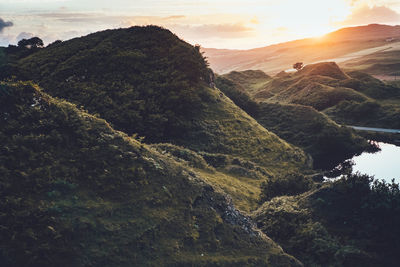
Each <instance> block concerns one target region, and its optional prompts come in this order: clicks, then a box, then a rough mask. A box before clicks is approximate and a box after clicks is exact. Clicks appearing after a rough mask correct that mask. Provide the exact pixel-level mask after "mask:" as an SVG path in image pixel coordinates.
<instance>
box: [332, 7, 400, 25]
mask: <svg viewBox="0 0 400 267" xmlns="http://www.w3.org/2000/svg"><path fill="white" fill-rule="evenodd" d="M398 22H400V14H399V13H397V12H396V11H394V10H392V9H390V8H388V7H386V6H373V7H369V6H362V7H360V8H357V9H355V10H354V11H353V13H352V14H351V15H350V16H348V17H347V18H346V20H345V21H343V22H340V25H363V24H372V23H398Z"/></svg>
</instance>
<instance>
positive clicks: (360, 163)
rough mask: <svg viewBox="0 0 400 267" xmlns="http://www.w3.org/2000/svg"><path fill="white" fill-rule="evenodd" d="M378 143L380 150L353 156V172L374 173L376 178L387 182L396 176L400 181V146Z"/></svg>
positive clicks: (396, 179) (397, 181)
mask: <svg viewBox="0 0 400 267" xmlns="http://www.w3.org/2000/svg"><path fill="white" fill-rule="evenodd" d="M378 145H379V147H380V148H381V151H379V152H376V153H362V154H361V155H359V156H356V157H353V161H354V163H355V165H354V166H353V172H356V171H358V172H360V173H362V174H368V175H371V176H372V175H373V176H375V178H376V179H379V180H381V179H384V180H385V181H387V182H391V180H392V179H393V178H394V179H395V181H396V183H400V146H395V145H392V144H386V143H378Z"/></svg>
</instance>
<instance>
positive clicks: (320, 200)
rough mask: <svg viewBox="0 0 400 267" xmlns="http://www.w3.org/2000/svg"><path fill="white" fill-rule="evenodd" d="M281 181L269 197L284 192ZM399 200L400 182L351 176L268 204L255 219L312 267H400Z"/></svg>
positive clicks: (267, 192) (257, 213)
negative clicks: (399, 251)
mask: <svg viewBox="0 0 400 267" xmlns="http://www.w3.org/2000/svg"><path fill="white" fill-rule="evenodd" d="M293 181H294V180H293ZM301 181H302V180H301ZM276 182H277V183H278V184H277V185H273V184H272V185H270V186H268V187H264V192H265V193H264V194H266V195H268V194H270V192H271V188H272V187H275V188H279V186H280V184H282V181H279V180H277V181H276ZM301 184H303V182H301V183H300V184H298V186H300V185H301ZM292 188H294V187H293V186H291V187H289V188H288V190H292ZM281 194H282V192H280V193H279V195H281ZM399 201H400V191H399V186H398V185H397V184H395V183H392V184H387V183H385V182H383V181H382V182H380V181H377V180H373V178H371V177H369V176H366V175H360V174H347V175H346V176H344V177H343V178H341V179H339V180H338V181H335V182H329V183H325V184H323V185H321V186H320V188H318V189H314V190H312V191H310V192H307V193H304V194H302V195H300V196H294V197H292V196H281V197H276V198H274V199H272V200H271V201H270V202H265V203H264V205H263V206H262V207H261V208H260V209H259V210H258V211H256V212H255V214H254V218H255V220H256V221H257V225H258V227H260V228H261V229H262V230H263V231H264V232H265V233H267V234H268V235H269V236H271V237H272V238H273V239H274V240H276V241H277V242H278V243H279V244H281V245H282V247H283V248H284V249H285V250H286V251H288V252H289V253H292V254H293V255H295V256H296V257H298V258H299V259H300V260H301V261H302V262H303V263H304V264H305V265H306V266H362V265H365V266H396V264H397V262H398V260H399V255H398V253H397V251H398V250H399V245H400V243H399V240H398V238H397V237H398V235H399V233H398V229H397V225H398V223H399V219H400V217H399V216H400V202H399Z"/></svg>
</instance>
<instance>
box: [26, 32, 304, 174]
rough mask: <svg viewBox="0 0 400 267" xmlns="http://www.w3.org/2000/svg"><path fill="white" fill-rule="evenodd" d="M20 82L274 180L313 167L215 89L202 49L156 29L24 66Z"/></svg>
mask: <svg viewBox="0 0 400 267" xmlns="http://www.w3.org/2000/svg"><path fill="white" fill-rule="evenodd" d="M20 68H21V70H20V77H21V78H23V79H33V80H34V81H36V82H38V83H39V84H40V85H41V86H42V87H43V88H44V90H45V91H46V92H48V93H49V94H51V95H52V96H56V97H61V98H64V99H67V100H68V101H71V102H73V103H76V104H78V105H82V106H83V107H84V108H85V109H87V110H88V111H89V112H90V113H93V114H99V116H101V117H102V118H104V119H106V120H107V121H109V122H110V123H111V124H112V125H113V126H114V127H115V128H116V129H118V130H121V131H123V132H126V133H128V134H129V135H130V134H136V133H137V134H138V135H139V136H143V137H145V141H146V142H150V143H155V142H169V143H174V144H177V145H181V146H184V147H186V148H190V149H192V150H195V151H206V152H210V153H222V154H229V155H234V156H239V157H243V158H244V159H247V160H252V161H254V162H256V163H258V164H260V165H262V166H264V167H267V168H269V169H270V170H271V171H272V172H273V173H276V172H278V171H279V170H280V169H282V168H283V169H285V168H289V169H299V168H304V167H307V166H306V165H307V157H306V156H305V155H304V153H303V152H302V151H301V150H300V149H298V148H296V147H293V146H291V145H289V144H287V143H286V142H285V141H283V140H281V139H279V138H278V137H277V136H276V135H274V134H273V133H270V132H268V131H267V130H265V129H264V128H263V127H262V126H261V125H259V124H258V123H257V122H256V121H255V120H254V119H253V118H251V117H250V116H248V115H247V114H246V113H244V112H243V111H242V110H240V108H238V107H237V106H235V105H234V104H233V103H232V102H231V101H230V100H229V99H228V98H226V97H225V96H224V94H223V93H221V92H220V91H219V90H218V89H215V88H211V87H209V84H211V83H212V82H213V75H212V72H211V71H210V70H209V69H207V64H206V62H205V61H204V59H203V57H202V55H201V53H200V52H199V49H198V47H193V46H191V45H189V44H187V43H185V42H183V41H182V40H180V39H179V38H177V37H176V36H175V35H173V34H172V33H171V32H169V31H168V30H165V29H161V28H158V27H155V26H148V27H132V28H129V29H120V30H109V31H104V32H99V33H95V34H91V35H89V36H86V37H82V38H78V39H73V40H70V41H67V42H63V43H60V44H57V45H54V46H51V47H48V48H45V49H43V50H41V51H39V52H37V53H35V54H33V55H31V56H29V57H27V58H24V59H22V60H21V61H20Z"/></svg>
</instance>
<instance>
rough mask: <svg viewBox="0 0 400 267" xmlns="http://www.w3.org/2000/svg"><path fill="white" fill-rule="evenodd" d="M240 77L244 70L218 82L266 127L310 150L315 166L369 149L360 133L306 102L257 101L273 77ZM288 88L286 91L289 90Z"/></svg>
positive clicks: (328, 165) (331, 163)
mask: <svg viewBox="0 0 400 267" xmlns="http://www.w3.org/2000/svg"><path fill="white" fill-rule="evenodd" d="M305 71H306V72H307V73H310V72H312V71H314V72H315V70H307V69H306V70H305ZM249 72H251V71H249ZM247 73H248V72H247ZM338 74H339V75H341V74H342V73H341V72H339V73H338ZM343 75H344V74H343ZM237 77H240V72H233V73H230V74H227V75H222V76H218V77H217V79H216V84H217V86H218V88H220V89H221V90H222V91H223V92H224V93H225V94H227V96H229V97H230V98H231V99H232V100H233V101H234V102H235V104H236V105H238V106H239V107H241V108H242V109H243V110H245V111H246V112H247V113H249V114H251V115H252V116H253V117H254V118H255V119H256V120H257V121H258V123H260V124H261V125H262V126H264V127H265V128H266V129H268V130H270V131H272V132H274V133H276V134H277V135H278V136H279V137H281V138H283V139H284V140H286V141H288V142H290V143H292V144H294V145H296V146H299V147H301V148H303V149H304V150H305V151H306V152H307V153H309V154H310V155H311V156H312V157H313V159H314V167H315V168H323V169H330V168H333V167H334V166H336V165H337V164H338V163H340V162H342V161H343V160H345V159H348V158H351V157H352V156H353V155H355V154H359V153H361V152H362V151H364V150H366V149H369V145H368V143H367V141H366V140H365V139H363V138H361V137H359V136H357V135H356V134H355V133H354V132H353V131H351V130H350V129H347V128H344V127H340V126H339V125H338V124H336V123H335V122H333V121H332V120H331V119H329V118H328V117H327V116H326V115H324V114H322V113H320V112H318V111H317V110H315V109H314V108H312V107H309V106H306V103H303V105H299V104H285V103H286V102H287V101H285V100H286V99H287V98H289V96H288V97H286V99H285V98H284V97H282V99H283V100H282V101H281V102H283V103H281V104H280V103H275V101H274V103H271V102H269V101H268V102H266V101H261V102H259V101H257V100H259V99H257V97H258V96H259V95H260V93H259V92H257V90H259V89H260V88H263V87H264V88H265V86H268V84H269V82H270V81H271V79H270V78H269V77H265V78H264V80H261V81H260V79H254V80H251V78H249V79H248V80H247V82H243V80H241V79H240V78H239V79H236V78H237ZM285 78H289V79H290V75H280V77H279V78H275V79H276V80H277V79H279V82H281V80H280V79H282V80H283V79H285ZM276 80H272V81H273V82H275V81H276ZM282 83H283V84H284V83H285V82H284V81H283V82H282ZM260 84H262V85H261V86H260ZM274 85H275V86H277V83H276V82H275V83H274ZM277 88H278V87H276V88H275V87H274V89H273V90H272V91H273V93H276V94H279V89H277ZM261 90H262V89H261ZM282 90H284V89H282ZM349 90H350V89H349ZM287 91H288V90H285V93H287ZM248 92H252V93H253V95H254V97H253V98H252V97H251V96H250V94H249V93H248ZM319 92H320V91H319ZM273 93H272V92H271V93H269V94H270V95H272V94H273Z"/></svg>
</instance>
